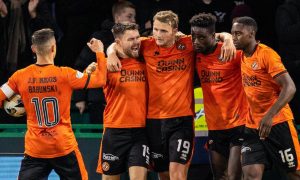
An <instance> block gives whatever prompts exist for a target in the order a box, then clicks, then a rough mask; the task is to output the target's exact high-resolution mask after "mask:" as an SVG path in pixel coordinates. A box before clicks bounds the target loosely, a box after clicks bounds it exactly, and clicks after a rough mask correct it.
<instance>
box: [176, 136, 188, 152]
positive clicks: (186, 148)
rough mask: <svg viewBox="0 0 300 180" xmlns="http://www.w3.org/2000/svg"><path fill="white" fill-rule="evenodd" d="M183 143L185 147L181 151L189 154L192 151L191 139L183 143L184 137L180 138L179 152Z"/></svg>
mask: <svg viewBox="0 0 300 180" xmlns="http://www.w3.org/2000/svg"><path fill="white" fill-rule="evenodd" d="M181 145H182V147H183V150H182V151H181V152H182V153H185V154H188V153H189V151H190V146H191V144H190V142H189V141H183V143H182V139H178V146H177V152H180V149H181Z"/></svg>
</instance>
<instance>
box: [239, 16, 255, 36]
mask: <svg viewBox="0 0 300 180" xmlns="http://www.w3.org/2000/svg"><path fill="white" fill-rule="evenodd" d="M234 23H240V24H243V25H244V26H248V27H251V28H252V29H253V31H254V32H255V33H256V32H257V23H256V21H255V20H254V19H253V18H251V17H249V16H243V17H239V18H237V19H236V20H235V21H234Z"/></svg>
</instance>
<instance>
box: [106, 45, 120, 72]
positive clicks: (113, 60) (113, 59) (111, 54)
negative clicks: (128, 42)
mask: <svg viewBox="0 0 300 180" xmlns="http://www.w3.org/2000/svg"><path fill="white" fill-rule="evenodd" d="M116 46H117V45H116V43H112V44H111V45H110V46H109V47H108V48H107V70H108V71H109V72H116V71H121V68H122V65H121V61H120V59H119V57H118V56H117V47H116Z"/></svg>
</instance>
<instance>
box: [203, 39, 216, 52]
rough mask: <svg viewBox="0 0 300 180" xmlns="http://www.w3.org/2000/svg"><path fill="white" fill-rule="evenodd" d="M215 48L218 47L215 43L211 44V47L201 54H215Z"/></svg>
mask: <svg viewBox="0 0 300 180" xmlns="http://www.w3.org/2000/svg"><path fill="white" fill-rule="evenodd" d="M217 46H218V43H217V42H214V43H212V44H211V46H210V47H209V48H208V50H207V52H205V53H203V54H205V55H208V54H211V53H213V52H215V50H216V48H217Z"/></svg>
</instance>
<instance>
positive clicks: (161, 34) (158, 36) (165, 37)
mask: <svg viewBox="0 0 300 180" xmlns="http://www.w3.org/2000/svg"><path fill="white" fill-rule="evenodd" d="M176 33H177V28H172V26H171V25H170V24H168V23H163V22H161V21H159V20H154V23H153V37H154V39H155V42H156V44H157V45H158V46H161V47H170V46H172V45H173V44H174V43H175V35H176Z"/></svg>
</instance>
